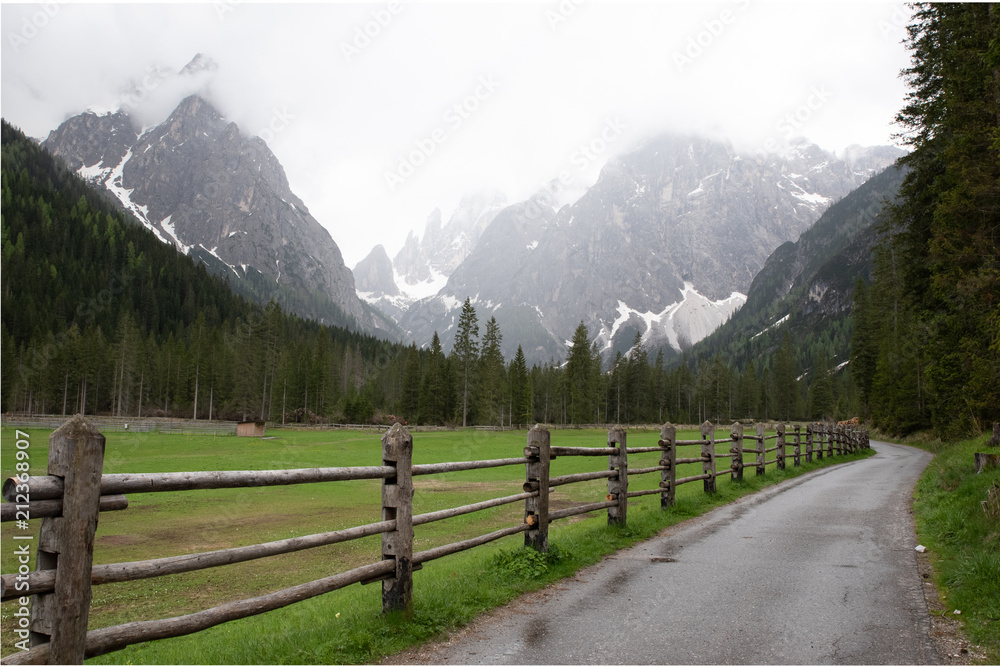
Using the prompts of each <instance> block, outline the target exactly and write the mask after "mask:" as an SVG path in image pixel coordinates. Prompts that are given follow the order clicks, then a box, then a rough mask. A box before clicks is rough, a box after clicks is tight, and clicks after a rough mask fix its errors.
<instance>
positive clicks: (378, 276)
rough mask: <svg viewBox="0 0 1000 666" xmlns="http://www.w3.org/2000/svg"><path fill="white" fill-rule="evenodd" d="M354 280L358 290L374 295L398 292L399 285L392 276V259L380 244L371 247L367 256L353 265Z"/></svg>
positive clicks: (390, 294) (396, 293)
mask: <svg viewBox="0 0 1000 666" xmlns="http://www.w3.org/2000/svg"><path fill="white" fill-rule="evenodd" d="M354 280H355V283H356V284H357V287H358V291H359V292H367V293H369V294H371V295H372V296H374V297H379V296H396V295H398V294H399V287H397V286H396V282H395V281H394V280H393V277H392V260H390V259H389V255H388V254H387V253H386V251H385V247H384V246H382V245H376V246H375V247H373V248H372V251H371V252H369V253H368V256H367V257H365V258H364V259H362V260H361V261H359V262H358V265H357V266H355V267H354Z"/></svg>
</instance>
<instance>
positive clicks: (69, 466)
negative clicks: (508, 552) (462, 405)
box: [0, 415, 869, 664]
mask: <svg viewBox="0 0 1000 666" xmlns="http://www.w3.org/2000/svg"><path fill="white" fill-rule="evenodd" d="M676 432H677V431H676V428H675V427H674V426H672V425H670V424H667V425H664V426H663V427H662V428H661V430H660V437H659V440H658V441H657V442H656V445H655V446H640V447H630V446H627V444H626V431H625V430H624V429H622V428H620V427H614V428H612V429H611V430H609V431H608V435H607V445H606V446H601V447H568V446H552V445H551V442H550V433H549V431H548V430H547V429H546V428H543V427H541V426H536V427H534V428H533V429H531V430H530V431H528V435H527V445H526V446H525V448H524V451H523V455H522V456H520V457H515V458H502V459H495V460H474V461H460V462H443V463H435V464H422V465H414V464H413V463H412V454H413V438H412V436H411V435H410V433H409V432H408V431H407V430H406V429H405V428H403V427H402V426H400V425H396V426H393V427H392V428H391V429H390V430H389V431H388V432H386V433H385V434H384V435H383V436H382V461H381V464H380V465H373V466H370V467H327V468H313V469H278V470H265V471H224V472H177V473H162V474H103V473H102V467H103V460H104V442H105V440H104V435H102V434H101V433H100V432H99V431H98V430H97V429H96V428H94V427H93V426H92V425H91V424H90V423H89V422H88V421H87V420H85V419H84V418H83V417H81V416H79V415H78V416H75V417H73V418H71V419H70V420H69V421H67V422H66V423H64V424H63V425H62V426H61V427H60V428H59V429H58V430H56V431H55V432H53V433H52V435H51V437H50V440H49V442H50V444H49V460H48V475H46V476H28V475H27V474H25V475H22V476H20V477H12V478H10V479H7V481H5V482H4V484H3V497H4V499H5V500H6V501H7V502H9V503H10V504H5V505H2V509H3V511H2V520H3V521H11V520H27V519H29V518H31V519H33V518H42V524H41V528H40V534H39V538H38V545H37V553H36V570H35V571H31V572H29V571H27V567H23V568H22V569H21V571H19V573H18V574H6V575H3V576H2V589H0V592H2V599H3V600H4V601H6V600H10V599H26V598H27V596H28V595H32V596H31V608H30V618H29V617H24V615H19V613H15V614H14V615H15V620H14V621H15V622H16V623H17V628H15V632H16V633H17V637H18V638H19V639H22V640H28V641H29V645H30V649H28V650H25V651H21V652H17V653H14V654H12V655H9V656H8V657H6V658H5V659H3V663H5V664H44V663H50V664H56V663H82V661H83V659H84V658H85V657H87V658H89V657H94V656H97V655H100V654H105V653H107V652H111V651H114V650H120V649H122V648H124V647H126V646H128V645H132V644H135V643H142V642H146V641H152V640H158V639H162V638H171V637H176V636H183V635H186V634H191V633H194V632H197V631H201V630H203V629H207V628H209V627H212V626H215V625H217V624H221V623H223V622H229V621H231V620H236V619H240V618H244V617H249V616H252V615H257V614H260V613H264V612H267V611H270V610H274V609H277V608H282V607H284V606H288V605H290V604H293V603H295V602H298V601H302V600H305V599H309V598H311V597H315V596H318V595H321V594H325V593H327V592H330V591H333V590H337V589H340V588H343V587H346V586H348V585H352V584H354V583H362V584H366V583H372V582H376V581H381V583H382V604H383V609H384V611H385V612H401V613H403V614H404V616H405V615H408V614H410V613H411V612H412V608H413V572H414V571H417V570H419V569H420V568H421V567H422V566H423V564H424V563H425V562H429V561H431V560H435V559H437V558H440V557H444V556H446V555H450V554H452V553H457V552H460V551H463V550H468V549H470V548H474V547H476V546H480V545H482V544H486V543H489V542H491V541H495V540H497V539H500V538H503V537H506V536H510V535H513V534H518V533H522V532H523V533H524V543H525V545H527V546H530V547H533V548H535V549H537V550H540V551H546V550H547V549H548V532H549V525H550V524H551V523H552V522H553V521H555V520H559V519H562V518H568V517H570V516H574V515H577V514H582V513H587V512H591V511H597V510H607V520H608V523H609V524H620V525H624V524H625V523H626V520H627V511H628V500H629V499H631V498H635V497H640V496H644V495H659V496H660V505H661V506H662V507H669V506H671V505H673V503H674V499H675V491H676V489H677V486H679V485H682V484H685V483H692V482H696V481H702V482H703V483H704V490H705V492H715V488H716V486H715V484H716V479H717V478H718V477H720V476H730V477H731V478H733V479H742V477H743V470H744V468H746V467H753V468H755V469H756V473H757V474H758V475H762V474H764V472H765V467H766V466H767V465H770V464H774V465H776V466H777V467H778V468H779V469H783V468H784V467H785V465H786V464H787V460H788V458H789V457H791V458H792V460H793V464H795V465H799V464H800V461H801V460H802V459H803V458H805V460H807V461H809V460H812V458H813V456H816V457H818V458H822V457H823V456H824V455H827V456H832V455H834V454H835V453H837V454H840V453H851V452H854V451H858V450H860V449H863V448H868V446H869V441H868V433H867V431H866V430H864V429H862V428H858V427H854V426H845V425H838V426H831V425H824V424H814V425H809V426H807V427H806V428H805V432H804V433H803V432H802V431H801V428H800V427H799V426H795V427H794V429H793V430H792V432H789V429H788V428H786V426H784V425H781V424H779V425H778V426H777V432H776V433H775V434H773V435H765V430H764V426H763V425H762V424H761V425H758V426H757V427H756V430H755V431H754V434H745V433H744V430H743V426H741V425H739V424H736V425H734V426H732V428H731V430H730V431H729V433H728V434H729V437H727V438H719V439H717V438H716V432H715V427H714V426H713V425H712V424H711V423H708V422H706V423H705V424H704V425H702V427H701V439H697V440H680V441H679V440H677V436H676ZM789 438H790V439H789ZM727 442H728V443H730V448H729V453H726V454H722V453H716V445H718V444H722V443H727ZM748 442H753V446H752V447H751V446H745V443H748ZM769 442H773V446H770V447H768V446H767V444H768V443H769ZM681 447H693V448H695V449H696V451H695V454H696V455H694V456H687V457H683V456H678V449H679V448H681ZM803 447H804V451H803ZM789 448H791V452H789ZM652 452H658V453H659V454H660V460H659V464H658V465H656V466H654V467H646V468H629V466H628V457H629V455H630V454H637V453H652ZM770 452H776V455H775V457H774V458H773V459H772V460H767V459H766V458H767V454H768V453H770ZM745 455H754V456H755V458H754V461H753V462H749V461H745V460H744V456H745ZM569 456H593V457H599V458H604V459H606V460H607V469H602V470H598V471H594V472H584V473H576V474H565V475H561V476H553V475H552V474H551V465H552V461H553V460H555V459H557V458H559V457H569ZM726 458H728V459H729V465H728V466H719V465H718V461H719V459H726ZM685 463H701V472H702V473H701V474H698V475H693V476H687V477H683V478H677V475H676V473H677V468H678V466H679V465H683V464H685ZM510 465H524V466H525V482H524V485H523V487H522V488H521V490H522V491H523V492H521V493H517V494H514V495H509V496H507V497H498V498H494V499H490V500H486V501H482V502H477V503H475V504H469V505H466V506H460V507H456V508H451V509H444V510H440V511H434V512H431V513H424V514H419V515H413V494H414V486H413V477H415V476H419V475H423V474H439V473H444V472H458V471H463V470H474V469H485V468H493V467H503V466H510ZM657 473H658V474H659V475H660V482H659V487H658V488H656V489H651V490H636V491H630V490H629V489H628V487H629V477H630V476H634V475H637V474H657ZM355 479H382V515H381V520H380V521H378V522H373V523H370V524H367V525H360V526H358V527H352V528H349V529H343V530H338V531H335V532H326V533H321V534H312V535H309V536H302V537H295V538H291V539H283V540H280V541H272V542H269V543H263V544H256V545H250V546H242V547H239V548H227V549H223V550H216V551H211V552H204V553H196V554H190V555H180V556H174V557H164V558H160V559H154V560H144V561H139V562H123V563H118V564H103V565H98V566H93V547H94V539H95V532H96V529H97V519H98V514H99V513H100V512H101V511H114V510H122V509H125V508H126V507H127V506H128V500H127V499H126V495H127V494H132V493H151V492H167V491H186V490H197V489H215V488H248V487H261V486H279V485H289V484H299V483H320V482H332V481H346V480H355ZM595 479H607V494H606V495H605V496H604V497H603V498H601V499H599V500H598V501H594V502H590V503H586V504H582V505H579V506H573V507H570V508H566V509H560V510H556V511H552V510H550V509H549V497H548V495H549V492H551V489H552V488H556V487H558V486H561V485H566V484H571V483H578V482H583V481H590V480H595ZM517 502H524V520H523V522H521V523H520V524H517V525H512V526H510V527H507V528H504V529H500V530H496V531H494V532H490V533H488V534H483V535H481V536H478V537H475V538H471V539H467V540H464V541H459V542H456V543H451V544H448V545H444V546H438V547H436V548H431V549H429V550H424V551H420V552H414V551H413V529H414V527H415V526H419V525H425V524H427V523H431V522H434V521H438V520H444V519H447V518H451V517H454V516H460V515H465V514H469V513H473V512H476V511H481V510H484V509H488V508H491V507H496V506H501V505H506V504H512V503H517ZM375 534H381V535H382V559H381V561H377V562H373V563H371V564H367V565H364V566H361V567H358V568H355V569H352V570H350V571H345V572H343V573H338V574H336V575H333V576H329V577H326V578H322V579H319V580H315V581H312V582H309V583H304V584H301V585H296V586H294V587H290V588H287V589H284V590H280V591H277V592H273V593H270V594H266V595H263V596H260V597H255V598H251V599H243V600H240V601H233V602H230V603H225V604H222V605H220V606H216V607H214V608H210V609H207V610H203V611H200V612H196V613H192V614H189V615H183V616H179V617H172V618H167V619H160V620H148V621H140V622H130V623H127V624H122V625H117V626H113V627H106V628H103V629H96V630H93V631H87V620H88V617H89V612H90V603H91V588H92V586H93V585H102V584H105V583H115V582H124V581H133V580H140V579H144V578H153V577H157V576H165V575H170V574H176V573H182V572H186V571H196V570H200V569H207V568H209V567H216V566H221V565H225V564H233V563H236V562H246V561H249V560H254V559H259V558H263V557H269V556H272V555H278V554H282V553H290V552H295V551H300V550H304V549H308V548H315V547H317V546H324V545H328V544H334V543H341V542H345V541H349V540H352V539H358V538H361V537H366V536H372V535H375ZM22 548H24V547H22ZM22 561H26V559H25V560H22ZM22 603H25V602H24V601H22ZM24 607H25V608H26V607H27V606H26V605H25V606H24ZM25 614H27V613H25Z"/></svg>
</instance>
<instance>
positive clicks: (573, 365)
mask: <svg viewBox="0 0 1000 666" xmlns="http://www.w3.org/2000/svg"><path fill="white" fill-rule="evenodd" d="M589 338H590V333H589V332H588V331H587V327H586V325H584V323H583V322H582V321H581V322H580V325H579V326H577V327H576V331H575V332H574V333H573V339H572V341H571V342H570V347H569V350H568V352H567V355H566V370H565V385H566V400H567V403H568V404H567V411H568V414H567V418H568V419H569V422H570V423H587V422H589V421H590V420H591V419H590V411H591V405H592V403H593V383H592V381H591V367H592V366H591V357H590V340H589Z"/></svg>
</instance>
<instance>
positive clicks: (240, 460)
mask: <svg viewBox="0 0 1000 666" xmlns="http://www.w3.org/2000/svg"><path fill="white" fill-rule="evenodd" d="M50 432H51V431H48V430H30V431H28V434H29V439H30V442H31V448H30V454H31V459H30V462H31V469H32V473H33V474H43V473H44V471H45V461H46V457H47V449H48V436H49V434H50ZM273 432H274V436H273V437H270V438H237V437H224V436H220V437H213V436H204V435H172V434H171V435H166V434H160V433H156V432H152V433H134V432H133V433H128V432H123V433H108V434H107V448H106V454H105V465H104V471H105V472H106V473H139V472H145V473H155V472H178V471H196V470H260V469H290V468H308V467H332V466H338V467H340V466H364V465H378V464H380V463H381V441H380V435H379V434H377V433H367V432H357V431H352V432H343V431H295V430H276V431H273ZM717 436H723V435H722V433H721V431H719V432H718V434H717ZM628 437H629V439H628V442H629V446H630V447H639V446H654V445H655V444H656V442H657V440H658V431H657V430H641V429H631V428H630V429H629V431H628ZM698 438H699V435H698V433H697V432H696V431H693V430H690V431H682V432H678V439H679V440H683V439H698ZM413 439H414V454H413V460H414V463H416V464H421V463H432V462H447V461H457V460H476V459H490V458H507V457H518V456H520V455H521V452H522V449H523V447H524V445H525V441H526V432H525V431H513V432H478V431H473V430H464V431H454V432H426V433H425V432H416V433H414V435H413ZM789 439H790V438H789ZM14 441H15V431H14V429H12V428H2V429H0V454H2V455H0V470H2V472H3V474H4V476H5V477H6V476H9V475H10V474H12V473H13V471H14V462H15V461H14V457H13V454H12V452H13V450H14V449H13V447H14ZM606 441H607V436H606V432H604V431H599V430H554V431H553V432H552V444H553V445H554V446H598V447H599V446H605V445H606ZM745 444H749V445H752V444H753V443H752V442H747V443H745ZM769 445H771V443H769ZM729 446H730V445H729V444H728V443H726V444H720V445H718V448H717V450H718V452H719V453H725V452H727V451H728V448H729ZM803 449H804V447H803ZM697 451H698V449H697V448H687V447H684V448H681V449H679V457H686V456H696V455H698V454H697ZM870 454H871V452H870V451H869V452H863V453H859V454H854V455H851V456H835V457H834V458H832V459H830V458H825V459H824V460H823V461H814V462H812V463H810V464H806V463H805V462H804V461H803V465H802V466H801V467H793V466H792V461H791V458H790V457H789V460H788V469H787V470H785V471H779V470H777V469H776V468H775V467H774V466H769V467H768V468H767V474H766V476H765V477H757V476H756V475H755V473H754V470H753V469H748V470H746V472H745V481H743V482H741V483H733V482H730V481H729V480H728V478H720V479H719V480H718V481H717V484H718V493H716V494H715V495H705V494H704V493H703V492H702V483H701V482H695V483H690V484H685V485H682V486H680V487H678V489H677V502H676V505H675V507H673V508H671V509H669V510H666V511H663V510H661V509H660V506H659V498H658V496H657V495H652V496H647V497H640V498H635V499H634V500H632V501H631V502H630V503H629V517H628V525H627V526H626V527H612V526H608V525H607V524H606V522H607V521H606V513H605V512H604V511H597V512H593V513H590V514H585V515H582V516H574V517H572V518H569V519H566V520H560V521H557V522H555V523H553V524H552V526H551V528H550V538H549V540H550V544H552V546H553V548H552V552H551V553H550V554H549V555H548V556H547V557H542V556H539V555H538V554H535V553H534V552H533V551H525V550H523V549H522V548H521V544H522V543H523V537H522V536H521V535H514V536H512V537H507V538H505V539H502V540H500V541H497V542H494V543H491V544H489V545H487V546H483V547H480V548H476V549H473V550H471V551H467V552H464V553H459V554H456V555H451V556H448V557H446V558H443V559H441V560H436V561H433V562H429V563H427V564H426V565H425V567H424V568H423V569H422V570H421V571H419V572H417V573H415V575H414V617H413V619H412V621H410V622H403V621H402V620H400V619H399V618H393V617H389V618H383V617H382V613H381V585H380V584H372V585H367V586H361V585H353V586H351V587H348V588H345V589H342V590H338V591H336V592H332V593H329V594H327V595H324V596H321V597H318V598H315V599H311V600H309V601H305V602H302V603H299V604H295V605H293V606H290V607H287V608H284V609H280V610H277V611H272V612H270V613H266V614H264V615H260V616H256V617H252V618H247V619H244V620H239V621H235V622H230V623H227V624H223V625H220V626H217V627H214V628H212V629H209V630H206V631H203V632H200V633H198V634H193V635H190V636H185V637H180V638H174V639H167V640H162V641H156V642H152V643H146V644H142V645H135V646H131V647H129V648H127V649H125V650H122V651H119V652H115V653H110V654H107V655H103V656H101V657H98V658H96V659H93V660H89V662H88V663H91V662H92V663H365V662H371V661H373V660H378V659H379V658H381V657H383V656H385V655H387V654H391V653H392V652H395V651H398V650H400V649H403V648H405V647H408V646H411V645H413V644H416V643H419V642H421V641H423V640H426V639H428V638H431V637H433V636H436V635H439V634H441V633H442V632H446V631H448V630H450V629H453V628H455V627H458V626H461V625H463V624H465V623H467V622H468V621H470V620H471V619H473V618H474V617H475V616H476V615H478V614H480V613H482V612H483V611H485V610H488V609H490V608H493V607H495V606H497V605H500V604H503V603H506V602H507V601H509V600H511V599H513V598H514V597H516V596H517V595H519V594H521V593H523V592H525V591H528V590H531V589H536V588H537V587H540V586H542V585H545V584H547V583H549V582H551V581H553V580H557V579H559V578H561V577H565V576H568V575H572V573H573V572H574V571H576V570H577V569H579V568H581V567H583V566H587V565H589V564H592V563H594V562H597V561H599V560H600V559H601V558H602V557H603V556H604V555H606V554H608V553H612V552H614V551H615V550H617V549H619V548H621V547H624V546H627V545H630V544H632V543H635V542H636V541H639V540H642V539H646V538H649V537H651V536H653V535H655V534H656V533H657V532H659V531H660V530H662V529H663V528H665V527H668V526H670V525H672V524H675V523H677V522H680V521H681V520H684V519H686V518H688V517H691V516H694V515H699V514H701V513H703V512H705V511H707V510H710V509H711V508H713V507H715V506H718V505H721V504H724V503H726V502H729V501H732V500H733V499H735V498H737V497H739V496H742V495H745V494H747V493H750V492H754V491H755V490H758V489H759V488H761V487H763V486H764V485H770V484H772V483H776V482H780V481H781V480H783V479H786V478H790V477H792V476H796V475H798V474H801V473H803V472H805V471H809V470H811V469H815V468H817V467H820V466H826V465H829V464H835V463H839V462H843V461H846V460H855V459H858V458H860V457H864V456H866V455H870ZM773 456H774V454H773V453H771V454H769V459H771V458H772V457H773ZM746 459H747V461H748V462H749V461H752V460H753V454H748V455H747V456H746ZM658 460H659V454H658V453H648V454H634V455H632V454H630V455H629V467H630V468H631V469H634V468H638V467H652V466H655V465H656V464H658ZM728 463H729V461H728V460H727V459H720V460H719V462H718V464H719V468H720V469H722V468H724V467H727V466H728ZM601 469H607V459H606V458H604V457H594V458H590V457H587V458H580V457H560V458H558V459H557V460H555V461H553V463H552V475H553V476H555V475H562V474H571V473H575V472H585V471H596V470H601ZM700 473H701V470H700V465H699V464H690V465H683V466H679V468H678V471H677V476H678V478H680V477H682V476H689V475H694V474H700ZM523 482H524V467H523V466H512V467H500V468H492V469H484V470H473V471H467V472H454V473H448V474H436V475H427V476H421V477H417V478H415V480H414V486H415V496H414V513H415V514H417V513H424V512H429V511H435V510H439V509H445V508H450V507H456V506H460V505H464V504H469V503H472V502H478V501H482V500H486V499H490V498H494V497H498V496H501V495H511V494H516V493H519V492H521V484H522V483H523ZM658 482H659V474H645V475H639V476H631V477H630V478H629V490H643V489H647V488H649V489H652V488H656V487H657V484H658ZM380 489H381V481H379V480H365V481H344V482H333V483H319V484H303V485H293V486H280V487H272V488H248V489H235V490H234V489H223V490H198V491H185V492H172V493H146V494H133V495H130V496H129V507H128V509H127V510H125V511H117V512H106V513H102V514H101V517H100V523H99V526H98V530H97V538H96V544H95V553H94V563H95V564H105V563H114V562H126V561H134V560H142V559H152V558H158V557H166V556H170V555H182V554H188V553H196V552H202V551H208V550H215V549H219V548H229V547H236V546H243V545H250V544H255V543H263V542H267V541H273V540H277V539H285V538H289V537H293V536H301V535H307V534H313V533H317V532H326V531H331V530H336V529H341V528H345V527H351V526H355V525H361V524H365V523H371V522H376V521H378V520H380V519H381V501H380V500H381V490H380ZM606 492H607V490H606V481H604V480H596V481H591V482H585V483H579V484H572V485H566V486H559V487H558V488H556V489H555V491H554V492H553V493H552V494H551V496H550V505H551V508H552V509H553V510H554V509H559V508H564V507H568V506H572V505H574V504H578V503H585V502H594V501H601V500H603V498H604V495H605V493H606ZM523 511H524V507H523V504H521V503H517V504H512V505H507V506H503V507H496V508H493V509H488V510H486V511H481V512H477V513H474V514H469V515H465V516H460V517H456V518H451V519H448V520H445V521H440V522H435V523H430V524H427V525H422V526H418V527H417V528H416V529H415V541H414V550H415V551H420V550H425V549H427V548H431V547H434V546H438V545H443V544H447V543H452V542H455V541H459V540H461V539H466V538H471V537H474V536H478V535H481V534H485V533H487V532H490V531H493V530H496V529H500V528H503V527H508V526H512V525H516V524H519V523H520V522H521V521H522V520H523ZM38 523H40V521H39V520H33V521H31V527H30V530H29V531H28V532H25V534H34V535H37V530H38ZM12 532H13V528H12V524H11V523H5V524H4V537H3V544H4V548H3V552H2V556H0V563H2V568H3V571H4V572H12V571H15V570H16V561H15V558H14V555H13V553H12V550H13V549H12V547H11V544H12V543H13V542H12V541H11V537H10V536H9V535H10V534H11V533H12ZM380 543H381V541H380V537H379V536H373V537H368V538H365V539H359V540H356V541H351V542H348V543H343V544H334V545H331V546H324V547H320V548H315V549H311V550H306V551H302V552H298V553H289V554H286V555H279V556H275V557H270V558H265V559H261V560H256V561H253V562H245V563H241V564H235V565H229V566H225V567H218V568H213V569H207V570H203V571H196V572H190V573H185V574H178V575H174V576H168V577H162V578H153V579H147V580H142V581H133V582H126V583H114V584H108V585H101V586H95V587H94V588H93V605H92V610H91V614H90V628H91V629H97V628H100V627H106V626H111V625H115V624H121V623H124V622H131V621H137V620H148V619H156V618H164V617H172V616H177V615H182V614H186V613H191V612H195V611H198V610H203V609H206V608H210V607H213V606H217V605H219V604H221V603H224V602H227V601H232V600H237V599H242V598H248V597H253V596H259V595H262V594H266V593H268V592H272V591H276V590H279V589H282V588H285V587H289V586H292V585H296V584H299V583H303V582H307V581H310V580H314V579H317V578H321V577H324V576H329V575H331V574H334V573H338V572H340V571H346V570H349V569H352V568H354V567H357V566H360V565H362V564H368V563H371V562H375V561H378V560H380V559H381V554H380V553H381V551H380ZM32 566H33V563H32ZM14 603H15V602H6V603H4V604H3V619H2V622H3V628H4V631H3V639H2V649H3V654H4V655H7V654H10V653H11V652H13V651H14V649H15V648H14V647H13V641H14V638H13V637H12V636H11V634H12V632H11V631H10V630H9V629H10V627H11V625H10V621H11V617H10V614H11V612H12V611H13V610H14V608H15V607H14V605H13V604H14Z"/></svg>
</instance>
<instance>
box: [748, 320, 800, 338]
mask: <svg viewBox="0 0 1000 666" xmlns="http://www.w3.org/2000/svg"><path fill="white" fill-rule="evenodd" d="M790 316H791V315H790V314H786V315H785V316H784V317H782V318H781V319H779V320H778V321H776V322H774V323H773V324H771V325H770V326H768V327H767V328H765V329H764V330H763V331H761V332H760V333H758V334H757V335H755V336H753V338H750V339H751V340H753V339H754V338H759V337H760V336H762V335H764V334H765V333H767V332H768V331H773V330H774V329H776V328H778V327H779V326H781V325H782V324H784V323H785V322H786V321H788V318H789V317H790Z"/></svg>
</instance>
